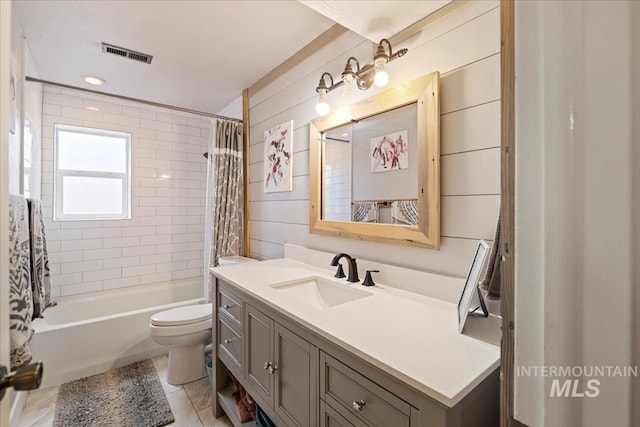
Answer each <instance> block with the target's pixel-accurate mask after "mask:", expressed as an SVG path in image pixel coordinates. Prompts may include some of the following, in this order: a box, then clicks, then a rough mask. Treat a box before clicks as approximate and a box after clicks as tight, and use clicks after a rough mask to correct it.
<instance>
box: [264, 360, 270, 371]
mask: <svg viewBox="0 0 640 427" xmlns="http://www.w3.org/2000/svg"><path fill="white" fill-rule="evenodd" d="M270 367H271V362H264V370H265V371H268V370H269V368H270Z"/></svg>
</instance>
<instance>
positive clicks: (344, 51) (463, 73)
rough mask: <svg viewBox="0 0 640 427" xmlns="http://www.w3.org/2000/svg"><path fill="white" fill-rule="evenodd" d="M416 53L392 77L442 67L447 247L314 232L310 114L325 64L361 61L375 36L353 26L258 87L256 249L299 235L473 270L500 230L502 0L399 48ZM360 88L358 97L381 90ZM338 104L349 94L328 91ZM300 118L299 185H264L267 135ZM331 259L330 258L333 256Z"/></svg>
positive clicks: (395, 258) (442, 267) (372, 253)
mask: <svg viewBox="0 0 640 427" xmlns="http://www.w3.org/2000/svg"><path fill="white" fill-rule="evenodd" d="M402 47H407V48H408V49H409V53H408V54H407V55H406V56H405V57H403V58H401V59H399V60H397V61H395V62H393V63H391V64H389V66H388V67H389V73H390V77H391V79H390V82H389V85H388V87H393V86H395V85H398V84H401V83H403V82H406V81H409V80H412V79H414V78H417V77H420V76H422V75H424V74H428V73H431V72H433V71H439V72H440V73H441V87H440V99H441V153H442V157H441V189H442V198H441V232H442V239H441V248H440V250H438V251H436V250H430V249H422V248H415V247H407V246H399V245H390V244H382V243H371V242H363V241H358V240H352V239H342V238H335V237H327V236H320V235H316V234H310V233H309V227H308V209H309V125H308V123H309V121H310V120H313V119H314V118H316V114H315V110H314V109H315V103H316V96H315V90H314V89H315V87H316V85H317V83H318V79H319V77H320V75H321V74H322V72H324V71H327V72H330V73H332V74H333V75H334V76H339V75H340V73H341V72H342V69H343V67H344V64H345V62H346V59H347V58H348V57H349V56H355V57H357V58H359V59H360V61H361V62H362V63H364V62H366V61H367V59H368V58H370V57H371V55H372V49H373V46H372V43H371V42H369V41H367V40H365V39H363V38H362V37H360V36H358V35H356V34H354V33H351V32H347V33H345V34H344V35H342V36H340V37H339V38H338V39H337V40H335V41H333V42H332V43H330V44H329V45H327V46H325V47H324V48H322V49H320V50H319V51H318V52H316V53H315V54H314V55H313V56H311V57H310V58H308V59H307V60H305V61H304V62H302V63H301V64H299V65H297V66H296V67H295V68H293V69H291V70H289V71H288V72H286V73H285V74H283V75H282V76H280V77H279V78H278V79H277V80H275V81H274V82H272V83H271V84H269V85H268V86H267V87H265V88H264V89H262V90H261V91H259V92H257V93H253V94H250V123H251V129H250V153H249V163H250V169H249V181H250V187H249V220H250V223H249V226H250V252H251V253H250V255H251V256H253V257H256V258H259V259H269V258H278V257H281V256H283V244H284V243H293V244H299V245H303V246H307V247H311V248H316V249H321V250H327V251H332V252H339V251H340V252H348V253H349V254H351V255H353V256H357V257H360V258H368V259H372V260H380V261H385V262H387V263H392V264H397V265H404V266H408V267H412V268H416V269H420V270H431V271H437V272H442V273H446V274H452V275H456V276H464V275H466V273H467V271H468V268H469V265H470V262H471V259H472V256H473V251H474V248H475V245H476V242H477V240H478V239H486V240H491V239H493V234H494V231H495V224H496V220H497V216H498V211H499V206H500V148H499V145H500V13H499V2H498V1H474V2H469V3H466V4H464V5H462V6H460V7H459V8H457V9H455V10H454V11H452V12H451V13H450V14H448V15H446V16H445V17H443V18H441V19H439V20H437V21H435V22H434V23H432V24H431V25H429V26H428V27H426V28H425V29H423V30H422V31H420V32H419V33H417V34H415V35H413V36H412V37H410V38H409V39H407V40H405V41H404V42H402V43H400V44H399V45H398V46H395V48H402ZM375 93H376V90H374V89H371V90H369V91H366V92H359V93H357V94H356V96H355V97H354V98H352V100H351V101H356V100H358V99H362V98H366V97H369V96H371V95H374V94H375ZM328 100H329V102H330V103H331V106H332V108H333V109H337V108H340V106H341V105H344V104H345V103H346V102H351V101H348V100H345V99H344V97H343V96H342V94H341V93H340V90H337V91H335V92H333V93H331V94H329V96H328ZM290 119H293V121H294V132H293V138H294V144H293V145H294V155H293V176H294V178H293V191H292V192H287V193H270V194H265V193H263V192H262V186H261V180H262V166H263V163H262V161H263V159H262V142H263V141H262V135H263V132H264V131H265V130H266V129H269V128H271V127H272V126H275V125H277V124H279V123H281V122H283V121H286V120H290ZM327 262H329V260H327Z"/></svg>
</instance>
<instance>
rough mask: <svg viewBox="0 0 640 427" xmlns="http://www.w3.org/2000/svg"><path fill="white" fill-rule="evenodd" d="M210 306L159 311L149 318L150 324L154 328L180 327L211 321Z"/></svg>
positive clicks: (211, 308)
mask: <svg viewBox="0 0 640 427" xmlns="http://www.w3.org/2000/svg"><path fill="white" fill-rule="evenodd" d="M212 310H213V306H212V304H197V305H187V306H184V307H178V308H172V309H171V310H166V311H161V312H160V313H156V314H154V315H153V316H151V324H152V325H155V326H180V325H189V324H191V323H198V322H202V321H204V320H207V319H211V313H212Z"/></svg>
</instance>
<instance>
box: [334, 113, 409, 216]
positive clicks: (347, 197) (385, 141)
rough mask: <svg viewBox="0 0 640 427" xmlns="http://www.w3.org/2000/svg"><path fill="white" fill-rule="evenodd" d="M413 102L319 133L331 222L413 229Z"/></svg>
mask: <svg viewBox="0 0 640 427" xmlns="http://www.w3.org/2000/svg"><path fill="white" fill-rule="evenodd" d="M417 123H418V120H417V106H416V103H415V102H414V103H412V104H409V105H407V106H404V107H400V108H396V109H394V110H392V111H387V112H385V113H384V114H377V115H375V116H372V117H368V118H366V119H364V120H360V121H355V122H353V123H349V124H347V125H344V126H340V127H338V128H335V129H331V130H329V131H327V132H324V133H323V134H322V144H323V149H322V156H323V160H324V162H323V163H324V181H323V183H322V184H323V191H324V200H325V204H324V212H323V216H322V219H326V220H330V221H355V222H373V223H383V224H402V225H417V224H418V167H417V153H418V147H417V138H416V135H417Z"/></svg>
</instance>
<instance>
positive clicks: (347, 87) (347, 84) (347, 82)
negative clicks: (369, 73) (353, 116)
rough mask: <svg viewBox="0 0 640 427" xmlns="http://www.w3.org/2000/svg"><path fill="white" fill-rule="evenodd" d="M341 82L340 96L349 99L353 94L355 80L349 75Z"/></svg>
mask: <svg viewBox="0 0 640 427" xmlns="http://www.w3.org/2000/svg"><path fill="white" fill-rule="evenodd" d="M342 81H343V82H344V90H343V91H342V95H344V96H345V97H351V96H353V94H354V93H355V91H356V90H355V84H356V83H355V79H354V78H353V76H352V75H351V74H347V75H345V76H344V77H343V79H342Z"/></svg>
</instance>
